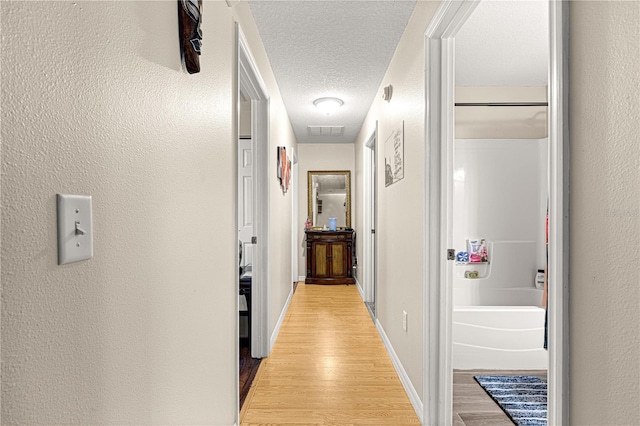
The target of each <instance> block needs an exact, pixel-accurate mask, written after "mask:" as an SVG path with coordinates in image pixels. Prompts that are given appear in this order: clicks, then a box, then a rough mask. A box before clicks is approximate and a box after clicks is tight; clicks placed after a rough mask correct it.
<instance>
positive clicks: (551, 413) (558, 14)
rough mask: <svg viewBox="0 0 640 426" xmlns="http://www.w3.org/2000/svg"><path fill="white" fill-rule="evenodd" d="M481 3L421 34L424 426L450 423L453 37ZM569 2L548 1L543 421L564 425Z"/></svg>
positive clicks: (446, 12) (461, 7) (447, 8)
mask: <svg viewBox="0 0 640 426" xmlns="http://www.w3.org/2000/svg"><path fill="white" fill-rule="evenodd" d="M478 3H479V1H477V0H467V1H450V0H447V1H445V2H443V3H442V4H441V6H440V8H439V9H438V11H437V12H436V14H435V16H434V17H433V19H432V20H431V22H430V24H429V26H428V28H427V31H426V34H425V37H426V40H425V41H426V43H425V46H426V47H425V49H426V51H425V54H426V55H425V58H426V68H425V69H426V75H425V82H426V84H425V87H426V117H425V121H426V126H425V128H426V141H427V150H426V152H425V167H426V170H428V175H427V179H428V180H427V182H426V185H425V194H426V199H427V203H428V212H429V213H428V215H427V216H426V223H425V230H426V235H425V242H426V250H425V265H426V266H427V271H428V272H427V274H425V277H424V279H425V283H424V286H425V287H424V288H425V292H424V296H425V300H424V303H425V305H424V306H425V312H428V313H429V315H427V316H425V327H424V328H425V336H424V345H425V346H424V348H425V349H424V350H425V360H424V383H425V395H424V399H423V400H424V401H425V404H424V409H425V412H424V419H425V423H426V424H431V425H440V424H452V410H451V407H452V384H453V383H452V382H453V378H452V323H453V320H452V307H453V291H452V286H451V282H452V274H453V268H452V267H451V266H450V265H451V264H450V263H448V260H447V258H448V257H449V256H454V259H455V251H454V252H453V253H451V252H450V251H449V249H451V248H452V247H453V246H452V237H451V235H450V233H449V232H447V230H451V229H452V223H453V217H452V206H453V186H454V171H455V170H454V167H453V164H454V163H453V157H454V151H453V141H454V137H455V135H454V116H455V115H454V85H455V81H454V70H455V56H454V45H455V36H456V34H457V33H458V31H459V30H460V28H461V27H462V26H463V24H464V23H465V22H466V20H467V19H468V17H469V16H470V15H471V13H472V12H473V11H474V9H475V8H476V6H477V4H478ZM566 8H567V3H566V2H564V1H550V2H549V23H550V28H549V38H550V46H551V49H550V55H549V65H550V74H549V75H550V81H549V90H548V102H549V128H548V134H549V147H550V148H549V154H550V155H549V161H548V167H549V179H550V180H549V181H550V185H549V224H550V227H549V241H550V244H549V269H548V280H549V282H550V283H551V285H550V292H549V306H548V315H549V367H550V368H549V377H548V388H549V394H548V422H549V424H568V412H567V409H566V407H567V405H566V404H567V401H568V397H567V391H568V380H567V375H568V365H567V360H568V356H567V355H568V353H567V349H566V348H567V341H568V338H567V314H568V310H567V301H568V297H567V288H568V254H569V253H568V241H569V240H568V223H567V218H568V214H567V211H568V180H567V176H568V174H567V173H568V164H567V161H568V156H567V153H568V131H567V128H568V126H567V123H566V121H565V120H566V114H567V110H566V99H567V91H566V88H567V85H566V84H563V83H565V82H566V78H567V63H566V52H567V46H568V44H567V42H568V35H567V32H566V30H567V27H566V25H563V21H564V20H565V19H567V16H568V15H567V9H566Z"/></svg>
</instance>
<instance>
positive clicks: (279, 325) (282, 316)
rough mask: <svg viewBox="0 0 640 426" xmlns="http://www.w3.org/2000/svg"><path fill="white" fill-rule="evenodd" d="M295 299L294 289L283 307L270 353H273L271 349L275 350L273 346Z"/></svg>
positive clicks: (274, 332) (272, 339)
mask: <svg viewBox="0 0 640 426" xmlns="http://www.w3.org/2000/svg"><path fill="white" fill-rule="evenodd" d="M292 297H293V289H291V291H290V292H289V296H288V297H287V301H286V302H284V306H283V307H282V312H280V318H278V322H277V323H276V326H275V327H274V329H273V333H271V342H270V343H269V353H271V349H273V345H274V344H275V343H276V339H277V338H278V333H280V327H282V322H283V321H284V317H285V316H286V315H287V311H288V310H289V304H290V303H291V298H292Z"/></svg>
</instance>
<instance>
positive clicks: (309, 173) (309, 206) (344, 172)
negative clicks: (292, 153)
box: [307, 170, 351, 229]
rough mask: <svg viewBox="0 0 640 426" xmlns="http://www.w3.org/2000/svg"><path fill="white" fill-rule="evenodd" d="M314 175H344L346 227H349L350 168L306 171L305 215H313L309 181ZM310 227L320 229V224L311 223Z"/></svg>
mask: <svg viewBox="0 0 640 426" xmlns="http://www.w3.org/2000/svg"><path fill="white" fill-rule="evenodd" d="M314 175H344V177H345V179H346V180H347V182H346V189H347V212H346V216H347V217H346V221H345V223H346V224H347V226H346V227H347V228H351V170H309V171H307V215H308V216H309V217H312V216H313V205H312V203H311V182H312V176H314ZM311 228H312V229H320V228H321V227H320V226H316V225H315V224H312V227H311Z"/></svg>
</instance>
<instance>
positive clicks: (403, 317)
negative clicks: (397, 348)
mask: <svg viewBox="0 0 640 426" xmlns="http://www.w3.org/2000/svg"><path fill="white" fill-rule="evenodd" d="M402 329H403V330H404V331H407V311H402Z"/></svg>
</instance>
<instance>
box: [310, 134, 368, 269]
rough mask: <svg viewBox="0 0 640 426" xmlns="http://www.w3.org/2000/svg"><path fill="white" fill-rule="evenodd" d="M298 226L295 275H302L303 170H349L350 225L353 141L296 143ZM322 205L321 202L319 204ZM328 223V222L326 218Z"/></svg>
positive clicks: (353, 194)
mask: <svg viewBox="0 0 640 426" xmlns="http://www.w3.org/2000/svg"><path fill="white" fill-rule="evenodd" d="M298 167H299V171H300V172H299V173H300V174H299V175H298V188H299V191H300V192H299V198H298V206H299V209H298V212H299V215H298V226H299V229H300V230H301V231H300V234H299V235H298V240H299V246H298V247H299V250H300V251H299V253H300V256H299V264H298V275H300V276H305V275H306V271H307V263H306V262H307V258H306V252H307V250H306V248H307V246H306V243H305V239H304V238H305V235H304V222H305V221H306V220H307V216H308V208H307V200H308V198H307V190H308V189H307V188H308V185H307V172H308V171H310V170H349V171H350V172H351V226H352V227H353V226H354V221H355V218H356V214H357V213H356V211H357V209H356V208H355V204H354V201H355V196H356V194H355V184H354V169H355V160H354V145H353V144H352V143H301V144H299V145H298ZM323 208H324V206H323ZM323 211H324V210H323ZM327 226H328V222H327Z"/></svg>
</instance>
